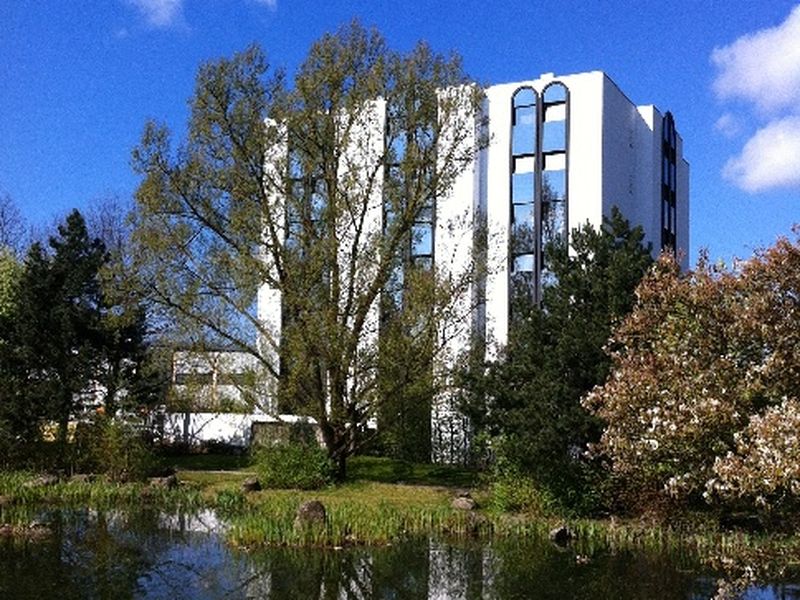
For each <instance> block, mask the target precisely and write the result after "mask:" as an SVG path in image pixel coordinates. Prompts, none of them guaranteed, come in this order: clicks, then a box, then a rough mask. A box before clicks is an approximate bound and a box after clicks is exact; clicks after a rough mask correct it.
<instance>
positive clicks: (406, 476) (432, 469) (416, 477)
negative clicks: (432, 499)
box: [347, 456, 477, 488]
mask: <svg viewBox="0 0 800 600" xmlns="http://www.w3.org/2000/svg"><path fill="white" fill-rule="evenodd" d="M476 476H477V473H476V472H475V471H472V470H469V469H465V468H463V467H458V466H454V465H435V464H431V463H429V462H425V463H412V462H408V461H404V460H397V459H392V458H387V457H378V456H352V457H350V459H349V460H348V461H347V478H348V480H350V481H359V480H361V481H380V482H383V483H404V484H408V485H433V486H448V487H460V488H469V487H472V486H473V485H475V483H476Z"/></svg>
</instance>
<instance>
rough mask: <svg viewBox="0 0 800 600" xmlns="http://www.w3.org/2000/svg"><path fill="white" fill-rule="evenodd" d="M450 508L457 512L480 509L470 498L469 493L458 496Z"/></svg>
mask: <svg viewBox="0 0 800 600" xmlns="http://www.w3.org/2000/svg"><path fill="white" fill-rule="evenodd" d="M450 506H452V507H453V508H455V509H456V510H475V509H476V508H478V503H477V502H475V499H474V498H473V497H472V496H470V494H469V492H461V493H460V494H459V495H458V496H456V497H455V498H453V501H452V502H451V503H450Z"/></svg>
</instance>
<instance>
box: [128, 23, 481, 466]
mask: <svg viewBox="0 0 800 600" xmlns="http://www.w3.org/2000/svg"><path fill="white" fill-rule="evenodd" d="M478 102H479V92H478V90H477V88H475V87H474V86H471V85H470V84H469V81H468V80H467V78H466V77H465V76H464V74H463V72H462V69H461V66H460V63H459V60H458V59H457V58H445V57H443V56H440V55H437V54H435V53H433V52H432V51H431V50H430V49H429V48H428V47H427V46H425V45H424V44H420V45H418V46H417V47H416V48H414V49H413V50H412V51H411V52H409V53H407V54H401V53H397V52H393V51H391V50H389V49H388V48H387V47H386V45H385V42H384V40H383V39H382V38H381V37H380V35H378V34H377V33H375V32H371V31H366V30H365V29H363V28H362V27H361V26H359V25H358V24H351V25H350V26H347V27H344V28H343V29H342V30H340V31H339V32H338V33H336V34H333V35H325V36H324V37H323V38H322V39H320V40H319V41H318V42H316V43H315V44H314V45H313V46H312V47H311V49H310V51H309V54H308V57H307V59H306V60H305V62H304V63H303V64H302V65H301V66H300V68H299V70H298V72H297V74H296V76H295V78H294V82H293V85H291V86H290V85H289V84H288V83H287V82H286V81H285V79H284V77H283V76H282V75H281V74H280V73H276V74H273V75H271V76H270V75H269V70H268V67H267V65H266V63H265V60H264V57H263V55H262V53H261V51H260V50H259V49H258V48H256V47H251V48H249V49H248V50H246V51H244V52H242V53H239V54H236V55H234V56H233V57H232V58H230V59H222V60H219V61H215V62H211V63H208V64H206V65H204V66H203V67H202V68H201V69H200V72H199V74H198V77H197V87H196V91H195V94H194V97H193V99H192V101H191V108H192V112H191V119H190V122H189V131H188V137H187V139H186V142H185V143H184V144H182V145H181V147H180V149H179V150H178V151H177V152H173V151H172V149H171V147H170V142H169V132H168V131H167V129H166V128H165V127H163V126H159V125H156V124H153V123H150V124H148V125H147V127H146V129H145V132H144V136H143V138H142V142H141V144H140V146H139V147H138V148H136V150H135V151H134V164H135V166H136V169H137V170H138V171H139V172H140V173H141V174H142V175H143V177H144V179H143V181H142V184H141V186H140V187H139V190H138V192H137V194H136V200H137V208H136V212H135V218H136V230H135V234H134V240H135V243H136V252H135V256H136V257H137V259H138V260H139V262H140V268H141V269H142V270H143V271H142V272H143V273H145V276H144V277H143V279H142V280H143V281H144V282H145V285H146V286H147V292H148V294H149V296H150V298H152V299H153V300H154V301H155V302H157V303H158V304H159V305H160V307H161V308H162V309H163V310H164V312H165V315H166V316H168V317H169V318H170V319H172V320H173V322H174V323H176V326H177V327H178V328H180V329H179V330H180V333H181V335H182V337H183V338H184V339H189V340H197V341H204V342H206V343H208V342H210V343H212V344H214V345H217V346H219V345H225V346H227V347H232V348H234V349H236V350H238V351H242V352H246V353H248V354H250V355H251V356H252V357H254V359H255V361H256V362H257V364H258V365H259V370H260V371H261V372H262V373H264V374H265V376H266V377H267V378H268V379H269V380H270V381H279V380H280V382H281V385H280V396H281V402H282V403H283V404H284V405H285V406H289V407H297V406H298V404H300V405H302V410H303V412H305V413H306V414H309V415H310V416H313V417H315V418H316V419H317V420H318V422H319V425H320V428H321V432H322V435H323V438H324V440H325V443H326V446H327V448H328V451H329V454H330V456H331V458H332V459H334V460H335V462H336V464H337V465H338V467H339V470H340V473H342V472H343V470H344V466H345V458H346V456H347V455H348V454H349V453H351V452H353V451H354V450H355V449H356V448H357V447H358V445H359V443H360V441H361V440H360V438H359V434H358V432H359V431H361V430H362V429H363V425H364V423H365V422H366V420H367V419H368V418H370V417H371V416H373V415H374V413H375V409H376V404H377V403H378V400H379V396H378V394H377V390H376V374H377V370H378V369H377V364H378V354H379V353H378V351H377V344H370V343H366V340H368V339H377V337H378V328H379V323H378V320H377V319H375V318H374V309H375V307H376V306H377V304H378V303H379V300H380V297H381V295H382V294H383V293H384V292H385V290H386V289H387V285H388V284H389V283H390V281H392V278H393V277H394V276H395V275H396V274H397V272H398V268H399V266H400V265H399V263H398V256H403V255H407V254H408V248H409V245H410V244H411V243H412V240H413V238H414V234H415V232H416V229H415V225H416V224H417V223H418V222H419V221H420V220H422V219H423V218H427V219H428V220H429V219H430V215H429V214H427V213H426V211H428V212H429V211H430V210H431V204H432V202H433V200H434V199H437V200H440V201H444V199H445V198H447V196H448V191H449V190H450V188H451V186H452V184H453V182H454V180H455V178H456V177H457V176H458V175H459V174H460V173H461V172H462V171H464V169H466V168H467V167H468V166H469V165H470V164H471V161H472V158H473V156H474V152H475V150H476V145H477V144H476V142H475V134H476V122H475V114H476V108H477V106H478ZM384 115H385V117H386V120H385V122H384ZM382 215H383V217H384V218H382ZM381 221H382V225H381ZM436 278H437V280H440V281H441V282H442V283H443V284H444V285H448V286H450V287H451V288H458V287H459V285H460V284H461V283H460V279H459V278H452V277H451V278H450V279H449V281H448V280H447V278H446V277H445V275H444V274H443V273H437V274H436ZM455 279H459V281H456V280H455ZM265 285H266V286H267V288H269V289H271V290H274V291H275V292H277V293H279V294H280V296H281V302H280V303H281V309H282V318H281V319H280V323H277V324H276V323H275V321H276V319H274V318H272V319H270V318H259V315H257V314H256V311H255V301H256V296H257V293H258V291H259V288H261V287H262V286H265ZM267 288H263V289H267ZM431 314H433V315H438V314H441V311H437V310H434V311H432V313H431ZM264 316H265V315H261V317H264ZM266 316H267V317H268V316H269V315H266ZM278 354H279V355H280V361H278V360H276V356H277V355H278ZM262 408H267V407H264V406H262ZM298 409H299V408H298Z"/></svg>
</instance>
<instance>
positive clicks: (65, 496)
mask: <svg viewBox="0 0 800 600" xmlns="http://www.w3.org/2000/svg"><path fill="white" fill-rule="evenodd" d="M33 478H34V475H33V474H32V473H28V472H24V471H16V472H11V473H0V496H3V497H4V502H5V503H6V504H8V505H17V506H32V505H41V504H51V505H60V506H91V507H95V508H107V507H115V506H120V505H121V506H126V505H128V506H134V505H141V504H142V503H145V504H150V505H153V506H156V507H159V508H164V509H179V508H194V507H198V506H200V505H202V503H203V500H202V497H201V494H200V493H199V490H197V489H194V488H192V487H191V486H182V487H179V488H175V489H163V488H158V487H151V486H149V485H148V484H147V483H139V482H135V483H124V484H120V483H113V482H110V481H106V480H104V479H98V480H96V481H92V482H86V481H70V480H62V481H59V482H58V483H55V484H53V485H36V486H28V485H26V483H27V482H28V481H29V480H31V479H33Z"/></svg>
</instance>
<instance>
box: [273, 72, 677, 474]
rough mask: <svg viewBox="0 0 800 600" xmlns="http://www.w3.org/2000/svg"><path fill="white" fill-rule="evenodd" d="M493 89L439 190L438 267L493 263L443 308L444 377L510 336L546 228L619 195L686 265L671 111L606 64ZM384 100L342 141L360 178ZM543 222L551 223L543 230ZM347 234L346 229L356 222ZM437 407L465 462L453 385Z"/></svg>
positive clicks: (373, 212) (375, 198)
mask: <svg viewBox="0 0 800 600" xmlns="http://www.w3.org/2000/svg"><path fill="white" fill-rule="evenodd" d="M485 94H486V96H485V101H484V103H483V109H482V110H483V114H477V115H470V116H469V117H468V118H467V119H466V120H461V121H460V124H459V126H460V127H465V126H466V127H470V126H471V127H474V135H473V136H467V137H468V138H469V139H467V140H466V141H465V142H464V143H474V141H475V139H476V137H477V136H478V135H480V134H483V133H486V134H488V140H489V142H488V146H487V147H486V148H484V149H483V150H481V151H480V152H479V153H478V155H477V157H476V159H475V161H474V163H473V165H472V166H471V168H468V169H467V170H466V171H464V172H463V173H461V174H460V175H459V176H458V178H457V179H456V181H455V184H454V186H453V187H452V188H451V189H450V191H449V193H448V194H446V195H443V196H441V197H438V198H436V205H435V211H434V218H433V225H432V232H431V234H430V235H431V236H432V240H431V241H430V245H431V247H432V249H431V253H432V255H433V256H432V258H433V265H434V268H435V269H436V271H437V273H438V274H440V275H447V276H449V277H451V278H453V279H458V278H459V277H460V276H461V275H463V274H467V273H469V272H472V269H473V267H474V265H475V264H476V263H484V267H485V271H482V273H483V275H482V276H481V278H480V279H479V280H475V281H472V282H470V283H469V284H468V285H465V286H464V287H463V289H461V292H460V293H461V294H462V295H461V297H459V298H458V299H456V302H455V303H454V306H453V308H452V309H451V310H450V312H449V313H448V314H447V315H446V318H445V319H443V320H442V326H441V327H440V334H439V335H440V338H441V341H442V344H441V346H442V347H443V348H444V352H443V354H442V358H441V359H440V360H439V361H438V362H437V364H436V365H435V366H434V368H435V369H436V371H437V372H438V373H440V374H441V375H442V376H443V377H447V367H448V366H450V365H452V364H453V363H454V361H455V360H456V358H458V357H459V355H462V354H463V353H464V352H466V351H467V350H468V349H469V348H470V344H471V343H473V340H476V339H477V340H482V341H481V342H480V343H481V344H485V347H484V348H482V350H484V351H485V352H486V356H487V358H492V357H495V356H497V353H498V351H499V350H500V349H501V348H502V346H503V345H504V344H505V343H506V341H507V339H508V329H509V310H510V298H511V295H512V287H513V286H514V285H519V280H520V279H519V277H518V276H519V275H520V274H523V275H524V277H523V279H524V281H535V283H534V284H532V285H533V287H532V288H531V289H533V290H534V292H533V293H534V296H535V295H536V294H538V292H537V291H535V290H538V289H539V287H540V286H541V285H543V283H541V282H542V281H543V280H544V278H546V277H547V272H546V271H547V269H546V265H543V262H542V260H541V258H540V256H541V249H542V246H543V244H544V243H545V242H544V241H543V239H544V238H543V236H544V235H551V234H552V232H553V231H556V229H557V230H558V231H563V232H564V234H565V235H566V234H567V232H568V231H572V230H573V229H575V228H577V227H579V226H581V225H583V224H585V223H590V224H591V225H593V226H594V227H596V228H599V227H600V226H601V225H602V223H603V218H604V216H608V215H610V213H611V210H612V207H614V206H617V207H619V209H620V210H621V212H622V214H623V215H624V216H625V217H626V218H627V219H628V220H629V221H631V223H632V224H633V225H642V226H643V228H644V230H645V234H646V241H647V242H649V243H651V244H652V248H653V253H654V255H655V254H658V253H659V252H660V251H661V250H662V247H664V246H665V245H667V246H669V247H671V248H672V249H673V250H674V251H675V252H676V253H677V255H678V256H679V257H680V259H681V261H682V264H683V266H684V267H685V266H686V264H687V261H688V248H689V223H688V218H689V166H688V163H687V162H686V161H685V160H684V158H683V147H682V146H683V144H682V140H681V138H680V136H678V135H677V133H675V129H674V121H673V120H672V116H671V115H670V114H669V113H661V112H660V111H659V110H658V109H656V108H655V107H654V106H652V105H642V106H637V105H635V104H634V103H633V102H631V101H630V100H629V99H628V98H627V96H625V94H624V93H623V92H622V91H621V90H620V89H619V88H618V87H617V85H616V84H615V83H614V82H613V81H612V80H611V79H610V78H609V77H608V76H607V75H605V74H604V73H602V72H600V71H594V72H588V73H580V74H574V75H566V76H559V77H556V76H554V75H553V74H546V75H543V76H541V77H539V78H538V79H533V80H529V81H522V82H515V83H504V84H499V85H494V86H490V87H488V88H487V89H486V90H485ZM523 97H525V98H526V100H525V105H524V106H522V104H523V102H522V101H521V100H520V99H521V98H523ZM383 106H384V103H383V102H382V101H380V100H376V101H375V103H374V105H373V106H372V107H371V109H370V110H369V111H366V112H367V117H366V118H367V120H368V122H366V123H365V124H364V127H363V129H362V130H361V132H360V135H358V136H356V138H354V139H355V140H356V141H355V142H354V146H353V148H348V149H345V150H346V151H345V154H346V157H347V164H349V165H350V166H351V169H348V170H347V172H343V173H342V177H354V178H356V179H357V178H358V177H359V173H360V172H363V171H364V169H363V167H362V165H361V163H371V162H374V160H375V159H376V157H379V156H380V155H381V154H382V152H383V150H382V149H383V144H384V139H383V136H384V132H385V130H386V125H385V119H386V117H385V115H384V114H382V113H381V110H382V109H383ZM484 127H485V128H486V130H485V131H484V130H483V129H482V128H484ZM523 128H525V130H524V131H523ZM521 132H522V133H521ZM523 133H525V134H526V135H527V138H526V135H523ZM444 135H446V132H445V134H444ZM520 148H522V149H520ZM267 159H268V160H267V162H268V163H269V162H270V160H269V159H270V157H267ZM277 162H278V163H280V161H277ZM520 190H521V191H520ZM370 193H371V194H372V196H371V198H370V200H371V204H370V207H371V208H370V210H369V215H368V219H367V221H368V223H369V228H370V229H371V230H372V233H373V234H374V235H380V232H381V231H382V227H383V223H382V210H381V194H382V192H381V188H380V186H376V187H374V188H371V192H370ZM520 193H524V194H529V196H530V197H529V198H528V199H527V200H525V201H520V199H519V197H515V195H516V196H518V195H519V194H520ZM523 215H528V216H527V217H525V218H529V219H530V220H531V222H530V227H529V228H528V229H525V231H526V232H527V233H526V234H525V235H533V236H534V238H535V239H534V240H533V241H530V247H528V248H527V249H524V250H519V249H516V250H515V249H512V245H513V246H514V248H517V246H516V241H515V239H512V233H513V232H515V231H519V228H520V219H522V216H523ZM525 227H528V226H527V225H526V226H525ZM515 228H516V229H515ZM546 228H549V229H548V231H550V232H551V233H548V234H545V233H542V232H543V231H544V230H545V229H546ZM523 229H524V228H523ZM530 230H533V234H531V233H530ZM338 235H339V237H340V238H341V239H347V237H348V234H347V231H340V232H338ZM517 235H518V234H517V233H513V236H517ZM367 237H369V236H367ZM343 260H344V261H349V260H350V257H347V256H344V257H343ZM531 265H533V266H531ZM515 277H518V278H517V279H515ZM525 277H527V279H525ZM515 281H516V283H514V282H515ZM514 289H516V288H514ZM258 304H259V306H258V314H259V317H260V318H261V319H262V320H263V321H264V322H266V323H268V324H269V325H270V327H269V329H270V330H275V331H276V335H275V337H274V339H275V340H278V339H279V337H280V336H279V329H280V323H281V297H280V293H279V292H278V291H276V290H275V289H272V288H270V287H269V286H268V285H264V286H263V287H262V289H261V290H260V292H259V296H258ZM373 308H374V310H372V311H371V312H370V318H369V321H370V327H368V332H369V333H368V335H367V339H365V340H363V343H365V344H376V343H377V335H378V325H377V324H378V321H379V315H378V303H377V302H376V303H375V306H374V307H373ZM276 360H277V359H276ZM276 364H277V363H276ZM431 419H432V422H431V425H432V428H431V429H432V432H433V433H432V434H433V437H434V439H433V443H432V446H433V454H434V456H433V458H434V459H437V460H441V461H444V462H457V461H458V460H459V457H460V456H461V457H463V455H464V453H465V452H466V450H467V447H468V424H467V423H466V421H465V419H464V418H463V417H462V416H461V415H459V414H458V411H457V410H456V409H455V403H454V400H453V399H452V398H451V396H450V395H449V394H447V393H445V394H443V395H441V396H440V397H439V398H437V399H435V400H434V402H433V406H432V416H431Z"/></svg>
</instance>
